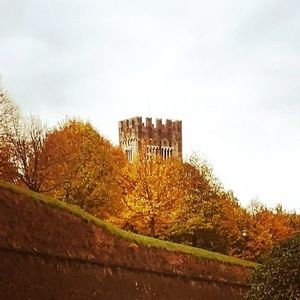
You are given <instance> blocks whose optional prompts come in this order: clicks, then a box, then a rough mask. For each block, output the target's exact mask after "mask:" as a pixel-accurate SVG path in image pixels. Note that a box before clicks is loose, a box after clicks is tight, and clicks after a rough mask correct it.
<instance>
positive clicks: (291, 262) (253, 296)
mask: <svg viewBox="0 0 300 300" xmlns="http://www.w3.org/2000/svg"><path fill="white" fill-rule="evenodd" d="M247 299H248V300H260V299H264V300H267V299H270V300H271V299H272V300H274V299H289V300H293V299H300V234H297V235H295V236H294V237H293V238H291V239H289V240H286V241H284V242H282V243H281V244H279V245H278V246H276V247H274V248H273V250H272V252H271V254H270V255H268V256H267V257H265V258H264V260H263V264H262V265H261V266H260V267H259V268H258V269H257V270H256V271H255V272H254V273H253V276H252V279H251V290H250V292H249V294H248V297H247Z"/></svg>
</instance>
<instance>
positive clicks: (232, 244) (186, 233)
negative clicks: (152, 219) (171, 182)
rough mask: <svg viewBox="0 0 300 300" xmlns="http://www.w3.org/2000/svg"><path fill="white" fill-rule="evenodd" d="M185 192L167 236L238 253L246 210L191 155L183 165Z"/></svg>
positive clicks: (205, 167)
mask: <svg viewBox="0 0 300 300" xmlns="http://www.w3.org/2000/svg"><path fill="white" fill-rule="evenodd" d="M184 182H185V185H186V187H187V195H186V197H185V199H184V203H183V206H182V212H181V213H180V218H179V219H178V222H177V223H176V224H174V226H173V227H172V228H171V230H169V232H170V239H172V240H174V241H177V242H184V243H188V244H192V245H193V246H196V247H203V248H206V249H210V250H214V251H219V252H222V253H227V254H229V253H230V254H235V255H239V254H241V251H238V248H240V244H241V243H242V238H241V232H242V229H243V227H244V216H245V214H246V212H245V211H244V210H243V209H242V208H241V207H240V206H239V204H238V201H237V199H236V198H235V197H234V195H233V193H232V192H231V191H225V190H224V188H223V187H222V185H221V183H220V182H219V181H218V179H217V178H216V177H215V176H214V174H213V170H212V168H211V167H210V166H209V165H208V164H207V163H206V162H205V161H202V160H201V159H200V158H199V156H198V155H196V154H193V155H192V156H191V157H190V158H189V159H188V161H187V162H186V163H185V164H184Z"/></svg>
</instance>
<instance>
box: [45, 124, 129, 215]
mask: <svg viewBox="0 0 300 300" xmlns="http://www.w3.org/2000/svg"><path fill="white" fill-rule="evenodd" d="M44 149H45V151H46V152H47V153H49V156H50V158H51V165H50V167H49V168H48V175H47V178H46V180H45V182H44V184H43V185H42V189H43V190H44V191H45V192H46V193H48V194H50V195H52V196H54V197H57V198H58V199H61V200H63V201H66V202H68V203H72V204H76V205H79V206H80V207H82V208H83V209H85V210H87V211H88V212H90V213H92V214H94V215H97V216H99V217H102V218H106V215H105V213H106V214H108V213H109V211H110V210H111V209H112V207H113V205H114V204H115V203H117V202H118V201H120V199H119V198H120V197H121V196H122V191H121V188H120V186H119V185H118V183H117V176H118V175H119V174H120V171H121V169H122V168H123V166H124V164H125V157H124V155H123V153H122V152H121V150H120V149H118V148H115V147H113V146H112V145H111V144H110V142H109V141H108V140H106V139H105V138H103V137H101V136H100V135H99V133H98V132H97V131H96V130H95V129H94V128H93V127H92V125H91V124H90V123H87V122H82V121H80V120H76V119H73V120H67V121H65V122H64V123H63V124H61V125H60V126H59V127H58V128H56V129H54V130H53V131H52V132H50V133H49V134H48V135H47V137H46V140H45V143H44ZM104 207H105V208H104Z"/></svg>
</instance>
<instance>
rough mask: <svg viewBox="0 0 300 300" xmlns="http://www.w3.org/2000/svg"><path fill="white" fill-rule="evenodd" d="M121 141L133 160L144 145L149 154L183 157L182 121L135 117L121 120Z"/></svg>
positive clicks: (121, 144) (164, 157)
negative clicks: (144, 119) (153, 120)
mask: <svg viewBox="0 0 300 300" xmlns="http://www.w3.org/2000/svg"><path fill="white" fill-rule="evenodd" d="M119 142H120V146H121V148H122V149H123V151H124V152H125V153H126V154H127V157H128V159H129V160H133V159H134V158H135V157H136V156H137V154H138V153H139V151H141V150H142V148H143V146H145V147H146V149H148V150H146V151H148V152H149V154H154V155H158V156H161V157H162V158H163V159H166V158H168V157H171V156H176V157H180V158H182V121H172V120H166V122H165V123H163V122H162V119H156V121H155V124H154V123H153V122H152V118H146V121H145V123H144V122H143V120H142V117H135V118H131V119H127V120H123V121H120V122H119Z"/></svg>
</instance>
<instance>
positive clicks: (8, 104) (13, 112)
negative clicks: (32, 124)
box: [0, 87, 20, 182]
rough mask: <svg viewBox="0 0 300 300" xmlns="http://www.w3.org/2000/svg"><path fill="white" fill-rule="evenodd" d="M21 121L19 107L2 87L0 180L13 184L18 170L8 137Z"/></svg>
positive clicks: (0, 93) (0, 89) (0, 103)
mask: <svg viewBox="0 0 300 300" xmlns="http://www.w3.org/2000/svg"><path fill="white" fill-rule="evenodd" d="M19 119H20V113H19V109H18V107H17V106H16V105H15V104H14V102H13V101H12V100H11V98H10V97H9V95H8V93H7V92H5V91H4V90H3V89H2V88H1V87H0V179H4V180H7V181H11V182H15V180H16V177H17V170H16V168H15V165H14V163H13V160H12V157H11V152H12V149H13V146H12V145H11V144H10V143H9V142H8V137H9V136H10V134H11V132H12V131H13V129H14V128H15V126H16V124H18V122H19Z"/></svg>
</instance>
